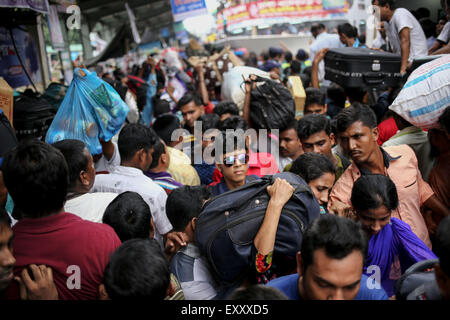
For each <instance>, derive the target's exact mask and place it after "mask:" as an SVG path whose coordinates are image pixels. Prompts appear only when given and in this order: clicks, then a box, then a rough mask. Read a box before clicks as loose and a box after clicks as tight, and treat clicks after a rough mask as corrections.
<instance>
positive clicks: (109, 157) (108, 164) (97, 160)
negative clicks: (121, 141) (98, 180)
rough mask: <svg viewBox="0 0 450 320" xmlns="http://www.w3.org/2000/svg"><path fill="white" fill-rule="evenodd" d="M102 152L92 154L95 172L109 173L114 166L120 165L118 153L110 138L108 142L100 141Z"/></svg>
mask: <svg viewBox="0 0 450 320" xmlns="http://www.w3.org/2000/svg"><path fill="white" fill-rule="evenodd" d="M100 143H101V145H102V150H103V152H102V153H100V154H96V155H93V159H94V168H95V173H97V174H99V173H109V172H110V171H111V170H112V169H113V168H114V167H116V166H118V165H120V155H119V151H118V149H117V144H115V143H114V142H113V141H112V139H111V140H109V141H108V142H105V141H101V140H100Z"/></svg>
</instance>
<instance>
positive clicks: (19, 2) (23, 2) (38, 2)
mask: <svg viewBox="0 0 450 320" xmlns="http://www.w3.org/2000/svg"><path fill="white" fill-rule="evenodd" d="M0 7H8V8H28V9H31V10H34V11H37V12H40V13H48V1H47V0H33V1H30V0H0Z"/></svg>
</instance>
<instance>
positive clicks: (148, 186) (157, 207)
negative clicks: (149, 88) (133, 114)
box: [91, 124, 185, 249]
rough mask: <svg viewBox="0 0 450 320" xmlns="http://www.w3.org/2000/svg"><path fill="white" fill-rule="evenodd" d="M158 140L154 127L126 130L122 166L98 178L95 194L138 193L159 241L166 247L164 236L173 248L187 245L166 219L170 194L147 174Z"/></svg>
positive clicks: (120, 144) (121, 136)
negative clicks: (149, 213)
mask: <svg viewBox="0 0 450 320" xmlns="http://www.w3.org/2000/svg"><path fill="white" fill-rule="evenodd" d="M156 137H157V136H156V134H155V133H154V131H153V130H152V129H151V128H150V127H147V126H145V125H142V124H127V125H126V126H125V127H123V129H122V131H121V132H120V134H119V140H118V147H119V153H120V158H121V163H120V166H117V167H114V168H113V170H112V171H111V172H110V173H109V174H100V175H97V176H96V179H95V183H94V186H93V188H92V190H91V192H115V193H122V192H125V191H133V192H137V193H138V194H140V195H141V197H142V198H143V199H144V200H145V202H147V204H148V205H149V207H150V210H151V214H152V217H153V221H154V223H155V227H156V232H155V238H156V239H157V240H158V241H159V242H160V243H161V244H162V241H161V240H162V239H161V236H163V237H164V240H166V239H167V237H169V240H171V241H172V242H171V243H169V244H168V245H169V246H171V247H175V246H176V243H178V244H179V245H185V243H184V241H183V239H182V238H181V236H180V234H178V233H174V232H171V231H172V225H171V224H170V221H169V220H168V219H167V215H166V200H167V194H166V192H165V191H164V189H163V188H161V187H160V186H159V185H157V184H156V183H155V182H153V181H152V179H150V178H149V177H147V176H146V175H145V174H144V172H145V171H148V170H149V167H150V165H151V163H152V152H153V145H154V144H155V142H156ZM149 223H150V221H149ZM173 241H175V242H176V243H174V242H173ZM166 245H167V244H166ZM174 249H175V248H174Z"/></svg>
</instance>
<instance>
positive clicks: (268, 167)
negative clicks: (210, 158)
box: [209, 151, 280, 187]
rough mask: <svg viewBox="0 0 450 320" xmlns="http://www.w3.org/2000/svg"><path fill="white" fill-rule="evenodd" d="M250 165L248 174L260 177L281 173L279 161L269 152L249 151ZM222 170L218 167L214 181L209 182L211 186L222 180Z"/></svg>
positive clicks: (214, 174)
mask: <svg viewBox="0 0 450 320" xmlns="http://www.w3.org/2000/svg"><path fill="white" fill-rule="evenodd" d="M249 155H250V159H249V166H248V171H247V176H251V175H255V176H258V177H263V176H265V175H268V174H276V173H279V172H280V170H279V169H278V166H277V162H276V160H275V158H274V157H273V156H272V155H271V154H270V153H267V152H258V153H256V152H252V151H250V152H249ZM222 177H223V175H222V172H220V171H219V170H217V167H216V169H215V170H214V173H213V182H212V183H211V184H209V186H210V187H213V186H215V185H216V184H218V183H219V182H220V181H221V180H222Z"/></svg>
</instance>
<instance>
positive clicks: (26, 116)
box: [13, 94, 56, 141]
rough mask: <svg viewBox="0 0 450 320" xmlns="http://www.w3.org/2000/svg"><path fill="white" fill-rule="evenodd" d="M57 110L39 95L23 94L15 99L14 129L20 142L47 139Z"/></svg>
mask: <svg viewBox="0 0 450 320" xmlns="http://www.w3.org/2000/svg"><path fill="white" fill-rule="evenodd" d="M55 114H56V110H55V109H54V108H53V106H52V105H51V104H50V103H49V102H48V101H47V100H46V99H44V98H42V97H39V96H38V95H32V94H28V95H25V94H21V95H19V96H17V97H15V98H14V117H13V119H14V120H13V122H14V128H15V129H16V136H17V139H18V140H19V141H21V140H23V139H25V138H39V139H40V138H42V137H45V134H46V133H47V130H48V128H49V127H50V125H51V123H52V121H53V118H54V117H55Z"/></svg>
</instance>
